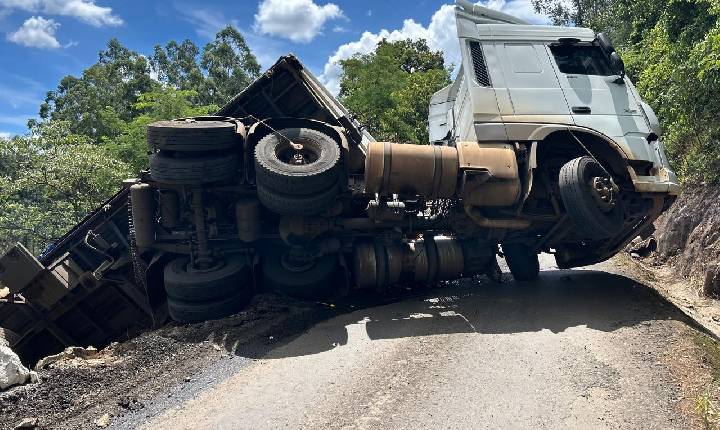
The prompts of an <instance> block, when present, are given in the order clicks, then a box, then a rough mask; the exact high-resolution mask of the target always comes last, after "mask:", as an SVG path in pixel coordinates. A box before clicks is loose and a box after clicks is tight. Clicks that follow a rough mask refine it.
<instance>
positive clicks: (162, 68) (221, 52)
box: [150, 26, 260, 106]
mask: <svg viewBox="0 0 720 430" xmlns="http://www.w3.org/2000/svg"><path fill="white" fill-rule="evenodd" d="M150 63H151V64H152V67H153V70H154V71H155V72H156V73H157V75H158V79H159V80H160V82H162V83H164V84H166V85H168V86H170V87H172V88H175V89H178V90H183V91H187V90H190V91H195V95H194V96H193V99H192V102H193V103H196V104H199V105H213V104H214V105H218V106H220V105H222V104H224V103H226V102H227V101H229V100H230V98H231V97H233V96H234V95H235V94H237V93H239V92H240V91H241V90H243V89H244V88H245V87H247V86H248V85H249V84H250V83H251V82H252V81H253V80H255V79H256V78H257V77H258V76H260V65H259V64H258V62H257V59H256V58H255V56H254V55H253V54H252V52H251V51H250V48H249V47H248V45H247V43H246V42H245V39H244V38H243V36H242V34H240V32H239V31H237V30H236V29H235V28H233V27H231V26H227V27H225V28H223V29H222V30H220V31H219V32H218V34H217V35H216V36H215V40H213V41H212V42H210V43H208V44H207V45H205V47H204V48H203V50H202V54H201V53H200V50H199V49H198V47H197V46H196V45H195V44H194V43H193V42H192V41H190V40H185V41H183V42H182V43H181V44H178V43H177V42H175V41H170V42H168V43H167V44H166V45H165V47H162V46H160V45H156V46H155V51H154V53H153V55H152V56H151V57H150Z"/></svg>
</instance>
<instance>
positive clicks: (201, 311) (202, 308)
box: [167, 290, 252, 324]
mask: <svg viewBox="0 0 720 430" xmlns="http://www.w3.org/2000/svg"><path fill="white" fill-rule="evenodd" d="M251 297H252V294H250V292H249V290H248V291H240V292H239V293H237V294H235V295H232V296H230V297H227V298H224V299H220V300H215V301H209V302H185V301H182V300H177V299H173V298H170V297H168V301H167V303H168V312H169V313H170V318H172V319H173V320H174V321H176V322H179V323H181V324H191V323H197V322H202V321H207V320H213V319H220V318H225V317H227V316H229V315H232V314H234V313H236V312H239V311H240V310H241V309H242V308H243V307H244V306H245V305H247V304H248V302H249V301H250V298H251Z"/></svg>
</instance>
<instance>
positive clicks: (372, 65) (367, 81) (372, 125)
mask: <svg viewBox="0 0 720 430" xmlns="http://www.w3.org/2000/svg"><path fill="white" fill-rule="evenodd" d="M340 65H341V67H342V69H343V74H342V77H341V80H340V98H341V100H342V102H343V103H344V104H345V105H346V106H347V107H348V109H350V111H351V112H353V114H354V115H356V116H357V118H358V119H359V120H360V122H361V123H363V124H364V125H365V126H366V127H367V128H368V129H369V130H370V132H371V133H373V134H374V135H375V137H377V138H378V139H381V140H395V141H400V142H408V143H428V129H427V117H428V105H429V103H430V97H431V96H432V94H433V93H435V92H436V91H438V90H440V89H441V88H443V87H444V86H446V85H448V84H449V83H450V73H449V71H448V70H447V69H445V63H444V60H443V56H442V52H439V51H432V50H430V48H429V47H428V46H427V43H426V42H425V40H422V39H421V40H415V41H413V40H401V41H398V42H388V41H387V40H383V41H381V42H380V43H379V44H378V46H377V48H376V49H375V51H374V52H372V53H370V54H365V55H356V56H354V57H352V58H350V59H347V60H343V61H341V62H340Z"/></svg>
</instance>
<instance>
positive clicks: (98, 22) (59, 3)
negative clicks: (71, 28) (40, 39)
mask: <svg viewBox="0 0 720 430" xmlns="http://www.w3.org/2000/svg"><path fill="white" fill-rule="evenodd" d="M0 8H3V9H6V10H12V9H20V10H25V11H28V12H34V13H44V14H46V15H60V16H70V17H74V18H77V19H79V20H81V21H83V22H85V23H87V24H90V25H93V26H95V27H103V26H118V25H121V24H122V23H123V20H122V19H121V18H120V17H119V16H117V15H113V13H112V8H110V7H106V6H98V5H96V4H95V0H0Z"/></svg>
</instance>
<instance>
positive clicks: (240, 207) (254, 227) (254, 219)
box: [235, 199, 260, 242]
mask: <svg viewBox="0 0 720 430" xmlns="http://www.w3.org/2000/svg"><path fill="white" fill-rule="evenodd" d="M235 218H236V220H237V229H238V237H239V238H240V240H242V241H243V242H254V241H256V240H257V239H258V238H259V237H260V201H259V200H257V199H242V200H238V201H237V202H236V203H235Z"/></svg>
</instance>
